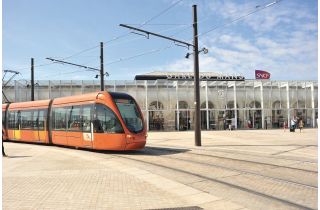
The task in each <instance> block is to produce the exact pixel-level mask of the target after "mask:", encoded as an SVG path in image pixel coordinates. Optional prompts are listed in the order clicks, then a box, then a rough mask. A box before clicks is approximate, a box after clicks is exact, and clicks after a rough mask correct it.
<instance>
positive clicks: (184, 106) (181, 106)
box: [179, 101, 189, 109]
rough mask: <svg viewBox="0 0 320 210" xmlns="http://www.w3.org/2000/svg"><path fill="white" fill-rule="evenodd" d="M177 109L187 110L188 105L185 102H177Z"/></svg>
mask: <svg viewBox="0 0 320 210" xmlns="http://www.w3.org/2000/svg"><path fill="white" fill-rule="evenodd" d="M179 109H189V105H188V103H187V102H185V101H179Z"/></svg>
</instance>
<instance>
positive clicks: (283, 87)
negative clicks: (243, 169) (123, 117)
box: [3, 78, 318, 131]
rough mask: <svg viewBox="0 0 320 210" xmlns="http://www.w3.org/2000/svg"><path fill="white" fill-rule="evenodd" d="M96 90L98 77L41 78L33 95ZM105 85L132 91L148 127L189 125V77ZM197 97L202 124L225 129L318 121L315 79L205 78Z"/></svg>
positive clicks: (22, 91) (14, 96)
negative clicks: (236, 79) (213, 79)
mask: <svg viewBox="0 0 320 210" xmlns="http://www.w3.org/2000/svg"><path fill="white" fill-rule="evenodd" d="M222 79H225V78H222ZM29 84H30V83H29ZM98 90H100V83H99V81H98V80H90V81H89V80H83V81H74V80H72V81H70V80H69V81H67V80H59V81H53V80H50V81H44V80H39V81H36V86H35V100H42V99H51V98H57V97H63V96H70V95H78V94H82V93H88V92H94V91H98ZM105 90H107V91H112V92H125V93H128V94H130V95H132V96H133V97H134V98H135V99H136V101H137V103H138V104H139V106H140V108H141V110H142V112H143V114H144V117H145V121H146V124H147V126H148V130H163V131H173V130H180V131H182V130H193V120H194V83H193V81H192V80H190V79H189V80H188V79H184V78H180V79H179V78H170V79H157V80H131V81H110V80H106V81H105ZM3 91H4V93H5V95H6V97H7V98H8V99H9V100H10V101H12V102H21V101H29V100H30V98H31V90H30V85H28V83H27V82H26V81H21V80H18V81H12V82H10V84H9V85H8V86H7V87H6V88H4V90H3ZM3 100H4V97H3ZM200 100H201V128H202V130H223V129H227V128H228V127H229V124H230V125H231V127H232V128H233V129H271V128H283V125H284V123H285V122H286V123H287V125H288V124H289V125H290V120H291V119H293V118H299V119H301V120H303V121H304V125H305V127H310V128H311V127H317V119H318V82H317V81H272V80H241V81H223V80H219V81H210V80H205V79H204V80H203V81H201V82H200Z"/></svg>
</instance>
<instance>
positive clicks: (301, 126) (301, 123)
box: [299, 119, 304, 133]
mask: <svg viewBox="0 0 320 210" xmlns="http://www.w3.org/2000/svg"><path fill="white" fill-rule="evenodd" d="M303 126H304V123H303V121H302V119H301V120H300V121H299V129H300V133H301V130H302V128H303Z"/></svg>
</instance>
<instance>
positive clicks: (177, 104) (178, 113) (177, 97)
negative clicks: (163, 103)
mask: <svg viewBox="0 0 320 210" xmlns="http://www.w3.org/2000/svg"><path fill="white" fill-rule="evenodd" d="M178 89H179V88H178V81H176V99H177V102H176V109H177V125H176V126H177V130H178V131H180V122H179V115H180V112H179V90H178Z"/></svg>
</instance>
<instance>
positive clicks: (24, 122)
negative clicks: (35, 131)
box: [21, 111, 33, 129]
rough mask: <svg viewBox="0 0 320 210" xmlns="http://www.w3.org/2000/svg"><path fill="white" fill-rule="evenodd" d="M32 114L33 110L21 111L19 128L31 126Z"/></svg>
mask: <svg viewBox="0 0 320 210" xmlns="http://www.w3.org/2000/svg"><path fill="white" fill-rule="evenodd" d="M32 115H33V111H21V128H22V129H32V128H33V120H32Z"/></svg>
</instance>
